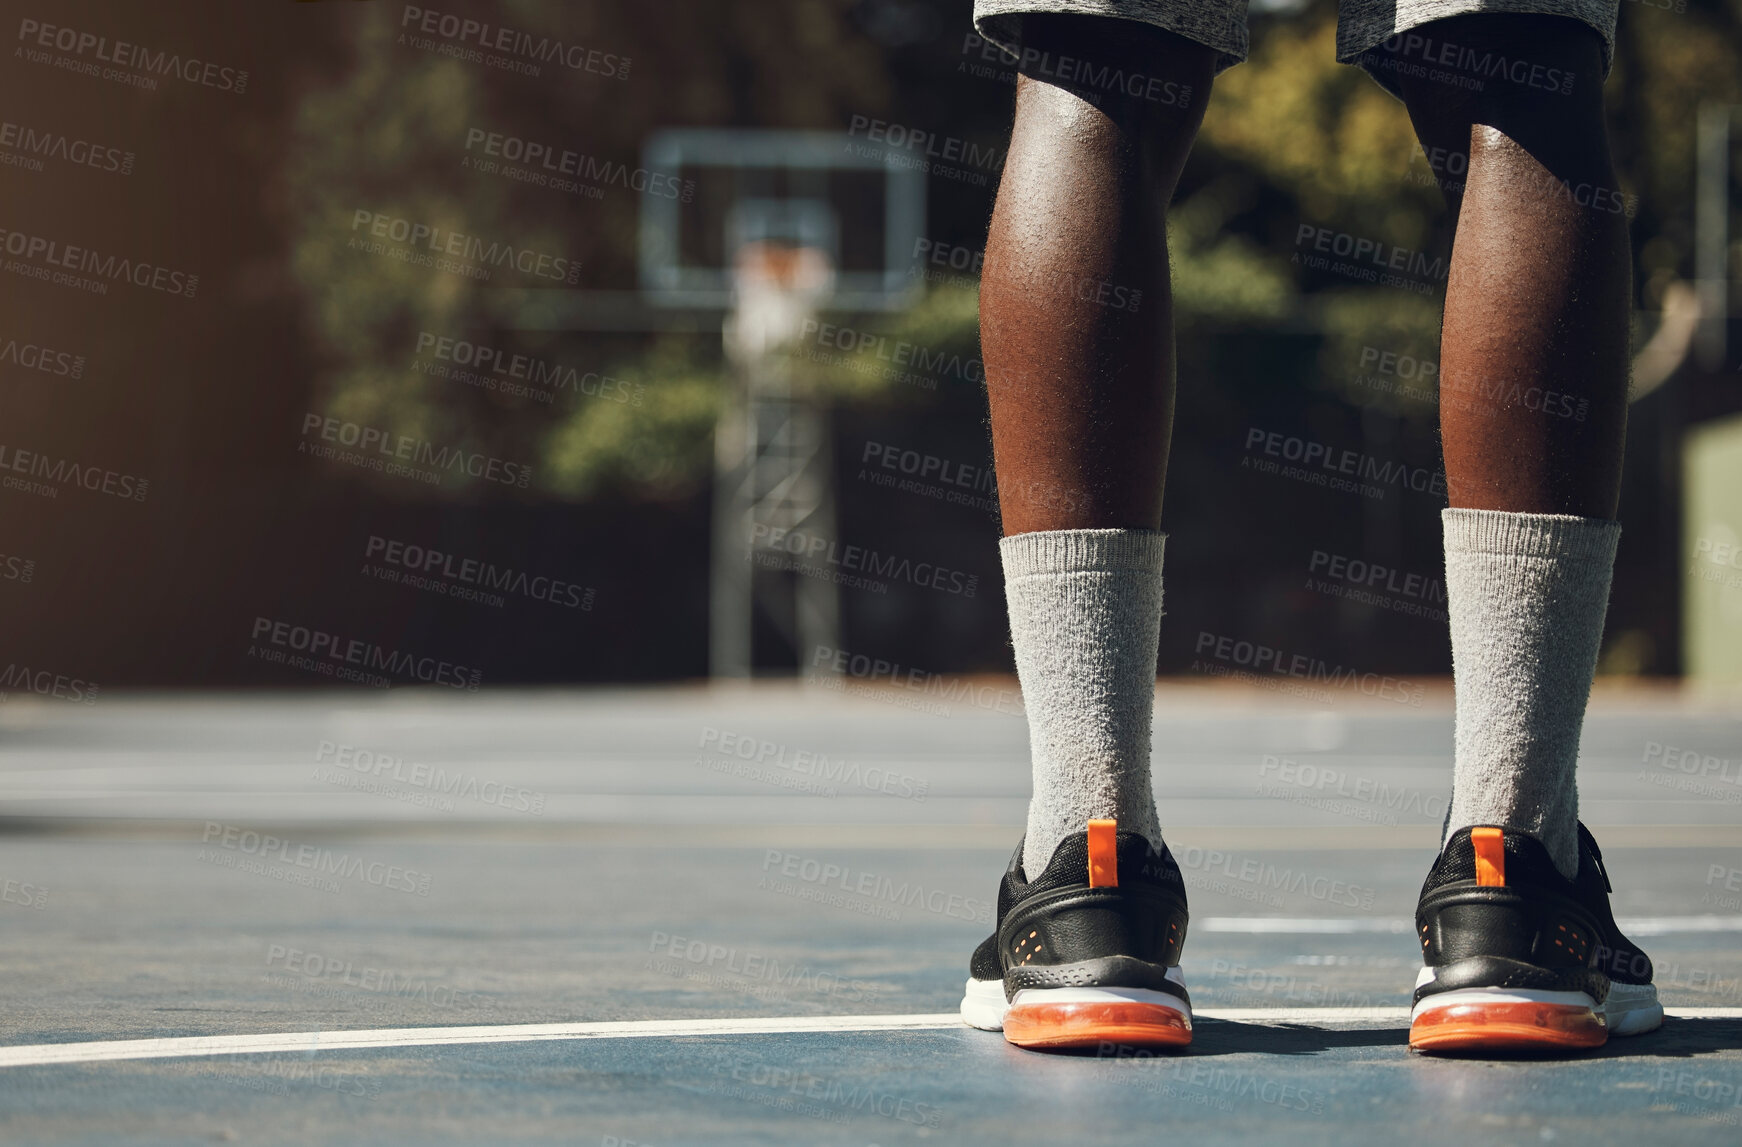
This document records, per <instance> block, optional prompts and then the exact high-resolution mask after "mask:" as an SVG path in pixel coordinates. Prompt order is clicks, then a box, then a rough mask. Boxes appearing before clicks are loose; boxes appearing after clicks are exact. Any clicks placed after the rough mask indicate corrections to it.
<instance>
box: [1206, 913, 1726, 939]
mask: <svg viewBox="0 0 1742 1147" xmlns="http://www.w3.org/2000/svg"><path fill="white" fill-rule="evenodd" d="M1615 923H1616V925H1617V926H1618V927H1619V928H1620V929H1621V930H1622V931H1623V932H1626V933H1629V934H1631V935H1634V936H1667V935H1670V934H1671V933H1675V932H1742V916H1633V917H1626V916H1624V917H1622V918H1621V919H1619V920H1617V921H1615ZM1191 930H1192V931H1193V932H1245V933H1257V934H1263V935H1296V936H1349V935H1354V934H1356V933H1364V932H1388V933H1402V932H1411V931H1414V929H1413V928H1412V927H1411V926H1410V923H1409V921H1408V920H1387V919H1383V918H1380V919H1375V918H1372V917H1364V916H1206V917H1204V918H1203V919H1202V920H1193V921H1192V923H1191Z"/></svg>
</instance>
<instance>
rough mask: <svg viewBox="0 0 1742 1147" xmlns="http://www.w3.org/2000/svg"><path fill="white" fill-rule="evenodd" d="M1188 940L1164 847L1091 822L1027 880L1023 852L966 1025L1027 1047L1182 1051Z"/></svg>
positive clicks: (977, 966)
mask: <svg viewBox="0 0 1742 1147" xmlns="http://www.w3.org/2000/svg"><path fill="white" fill-rule="evenodd" d="M1185 938H1186V890H1185V881H1184V880H1182V879H1181V877H1180V871H1179V865H1178V864H1176V863H1174V859H1173V856H1172V855H1171V854H1170V853H1169V852H1168V851H1167V846H1166V845H1163V846H1162V848H1161V850H1160V851H1159V852H1158V851H1156V850H1154V849H1151V848H1150V846H1149V842H1148V841H1147V840H1145V839H1144V838H1143V837H1142V836H1139V835H1138V834H1137V833H1134V832H1117V831H1116V826H1115V824H1114V822H1113V821H1110V820H1092V821H1090V822H1089V830H1088V831H1087V832H1079V833H1074V834H1072V835H1071V836H1067V837H1065V839H1064V840H1062V841H1060V842H1059V846H1058V848H1057V849H1055V850H1054V852H1053V854H1052V860H1051V861H1050V862H1048V864H1047V866H1046V871H1045V872H1042V873H1041V874H1040V875H1039V876H1038V877H1036V878H1035V879H1034V880H1032V881H1030V880H1029V879H1028V878H1027V876H1025V875H1024V874H1023V871H1022V846H1021V845H1020V844H1019V845H1017V846H1016V855H1015V856H1014V857H1012V858H1011V860H1010V867H1009V869H1008V870H1007V871H1006V872H1005V873H1004V882H1003V884H1002V885H1001V886H1000V887H999V889H998V930H997V931H996V932H994V933H993V934H992V935H991V936H990V937H988V938H987V940H986V942H985V943H983V944H981V945H980V947H979V948H978V949H976V950H975V952H974V958H973V961H972V963H971V965H970V974H971V977H972V978H970V979H969V980H968V989H967V994H966V995H964V996H963V997H962V1020H963V1021H964V1022H965V1023H967V1024H969V1025H971V1026H973V1027H977V1028H981V1029H984V1030H986V1031H1002V1032H1003V1033H1004V1038H1005V1039H1007V1040H1009V1041H1010V1042H1011V1043H1014V1044H1018V1045H1020V1046H1022V1047H1048V1048H1066V1047H1095V1046H1098V1045H1100V1044H1101V1043H1104V1042H1105V1043H1117V1044H1136V1045H1143V1046H1150V1047H1155V1046H1171V1047H1180V1046H1183V1045H1185V1044H1188V1043H1190V1042H1191V1039H1192V1005H1191V997H1189V996H1188V995H1186V987H1185V978H1184V977H1183V976H1182V975H1181V974H1180V970H1179V954H1180V948H1181V946H1182V945H1184V943H1185Z"/></svg>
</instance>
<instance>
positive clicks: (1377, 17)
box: [974, 0, 1621, 95]
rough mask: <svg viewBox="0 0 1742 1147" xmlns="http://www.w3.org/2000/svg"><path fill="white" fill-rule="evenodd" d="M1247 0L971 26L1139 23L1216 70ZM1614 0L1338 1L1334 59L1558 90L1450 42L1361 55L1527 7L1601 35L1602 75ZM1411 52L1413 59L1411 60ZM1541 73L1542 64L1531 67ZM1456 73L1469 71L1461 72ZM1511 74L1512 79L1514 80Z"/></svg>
mask: <svg viewBox="0 0 1742 1147" xmlns="http://www.w3.org/2000/svg"><path fill="white" fill-rule="evenodd" d="M1246 3H1247V0H974V27H975V28H976V29H977V30H978V31H979V33H980V35H982V36H984V37H985V38H986V39H988V40H990V41H991V42H992V43H994V44H997V45H999V46H1000V47H1003V48H1005V49H1007V50H1009V51H1011V52H1012V53H1018V52H1020V50H1021V47H1022V17H1023V16H1024V15H1025V14H1027V13H1030V12H1034V13H1042V12H1052V13H1072V14H1075V15H1082V16H1109V17H1112V18H1114V19H1118V20H1138V21H1141V22H1142V23H1145V24H1153V25H1155V26H1156V27H1157V28H1163V29H1166V30H1167V31H1169V32H1173V33H1175V34H1177V35H1180V36H1184V37H1185V38H1186V39H1188V40H1196V41H1197V42H1198V43H1200V44H1203V45H1204V46H1206V47H1210V48H1214V49H1216V53H1217V59H1216V71H1217V72H1221V71H1222V70H1223V69H1225V68H1231V67H1233V66H1234V65H1235V64H1238V63H1239V62H1240V61H1242V60H1244V59H1245V58H1246V49H1247V38H1246ZM1620 6H1621V5H1620V0H1337V59H1338V61H1340V62H1341V63H1345V64H1356V65H1359V66H1360V67H1362V68H1363V69H1365V70H1366V72H1367V74H1368V75H1370V76H1372V77H1373V79H1374V80H1375V81H1376V82H1377V83H1378V84H1379V86H1380V87H1382V88H1384V89H1385V90H1386V91H1388V92H1390V93H1391V94H1392V95H1398V94H1399V92H1398V87H1397V76H1396V69H1397V68H1399V67H1410V68H1422V69H1432V70H1435V71H1437V72H1441V73H1443V74H1445V75H1447V76H1448V77H1451V78H1452V79H1453V82H1459V80H1460V79H1462V80H1464V82H1466V83H1469V84H1475V83H1478V82H1479V79H1480V77H1479V69H1480V68H1484V67H1486V68H1494V67H1511V68H1513V69H1514V70H1516V69H1517V68H1518V67H1520V66H1522V67H1523V68H1524V69H1525V70H1526V76H1527V77H1528V78H1526V79H1524V80H1522V81H1521V82H1528V83H1531V84H1532V86H1554V87H1561V86H1562V84H1563V82H1564V83H1565V84H1567V85H1570V84H1571V79H1570V78H1568V79H1566V80H1565V81H1562V80H1561V79H1560V78H1559V77H1558V76H1556V77H1548V76H1541V75H1530V74H1529V72H1528V69H1529V67H1530V65H1529V64H1528V63H1527V62H1525V61H1493V60H1487V59H1484V60H1482V61H1480V62H1475V61H1472V60H1471V59H1470V58H1469V57H1468V56H1467V55H1466V56H1464V57H1462V58H1460V57H1459V55H1458V53H1457V50H1456V48H1457V46H1456V45H1448V44H1435V43H1433V42H1432V41H1431V40H1430V41H1428V42H1427V43H1425V44H1412V45H1410V50H1407V51H1404V52H1403V53H1402V54H1401V55H1397V56H1381V55H1379V54H1375V55H1374V56H1371V57H1368V58H1366V59H1363V58H1362V56H1363V55H1364V53H1367V52H1368V51H1370V50H1371V49H1373V48H1376V47H1378V46H1379V45H1380V44H1382V43H1383V42H1385V41H1386V40H1388V39H1390V38H1391V37H1393V36H1396V35H1399V34H1401V33H1404V32H1407V31H1409V30H1410V29H1412V28H1416V27H1419V26H1420V25H1422V24H1426V23H1427V22H1428V21H1430V20H1443V19H1445V18H1446V17H1448V16H1467V15H1470V14H1472V13H1476V12H1527V13H1536V14H1539V15H1544V16H1570V17H1572V18H1573V19H1575V20H1582V21H1584V22H1585V23H1586V24H1589V25H1590V26H1591V27H1592V28H1594V29H1596V31H1597V34H1598V35H1600V36H1602V37H1603V77H1604V78H1605V79H1607V78H1608V75H1609V66H1610V64H1611V62H1612V61H1613V60H1614V58H1615V15H1616V11H1617V9H1619V8H1620ZM1412 57H1414V58H1412ZM1538 71H1539V72H1540V71H1541V69H1538ZM1463 73H1470V75H1469V76H1468V77H1464V75H1463ZM1514 78H1518V77H1514Z"/></svg>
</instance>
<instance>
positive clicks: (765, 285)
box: [721, 240, 835, 365]
mask: <svg viewBox="0 0 1742 1147" xmlns="http://www.w3.org/2000/svg"><path fill="white" fill-rule="evenodd" d="M732 285H733V295H734V302H735V304H736V305H735V306H734V307H733V308H732V311H731V313H730V314H729V315H727V317H726V321H725V324H724V327H723V329H722V331H721V335H722V337H723V338H724V340H725V349H726V354H727V355H728V356H730V357H731V358H732V360H733V361H734V362H737V363H739V364H740V365H748V364H750V363H754V362H759V361H761V360H764V359H766V358H767V357H768V356H769V355H771V354H772V353H774V352H775V351H776V350H778V349H779V348H780V347H781V346H783V345H785V344H787V343H790V342H792V341H793V340H795V339H797V338H798V337H799V334H800V332H801V331H803V329H804V324H805V321H806V320H807V319H809V318H811V317H812V316H813V315H815V314H816V312H817V310H818V309H819V308H821V307H822V306H823V305H824V304H825V303H826V302H827V301H828V298H829V296H830V294H831V293H832V292H833V290H834V285H835V268H834V264H833V262H832V261H831V260H830V259H829V255H828V252H827V251H824V250H823V249H822V248H820V247H795V246H792V245H790V244H786V243H780V242H774V241H769V240H756V241H754V242H750V243H745V244H743V245H742V246H740V247H739V248H738V254H737V258H736V259H735V260H734V263H733V268H732Z"/></svg>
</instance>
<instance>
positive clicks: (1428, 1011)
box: [1409, 824, 1663, 1052]
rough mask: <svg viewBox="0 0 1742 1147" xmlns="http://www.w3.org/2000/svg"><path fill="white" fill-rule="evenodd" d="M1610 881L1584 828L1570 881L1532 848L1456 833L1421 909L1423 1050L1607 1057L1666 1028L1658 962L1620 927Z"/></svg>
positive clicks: (1492, 834)
mask: <svg viewBox="0 0 1742 1147" xmlns="http://www.w3.org/2000/svg"><path fill="white" fill-rule="evenodd" d="M1611 891H1612V889H1611V888H1610V885H1609V875H1608V873H1607V872H1605V871H1604V869H1603V854H1602V853H1601V852H1599V851H1598V850H1597V842H1596V841H1595V840H1593V839H1592V838H1591V833H1590V830H1589V829H1587V828H1586V827H1585V826H1584V825H1582V824H1581V825H1579V875H1578V878H1577V879H1576V880H1568V879H1567V878H1566V877H1564V876H1562V875H1561V874H1560V871H1559V870H1558V869H1556V868H1555V866H1554V862H1553V861H1551V860H1550V859H1549V856H1548V851H1547V850H1546V849H1544V848H1543V846H1542V843H1541V842H1540V841H1538V840H1537V839H1536V838H1535V837H1532V836H1527V835H1525V834H1524V833H1520V832H1506V831H1503V830H1501V829H1498V828H1486V827H1478V828H1465V829H1460V830H1459V831H1458V832H1456V833H1454V834H1453V835H1452V838H1451V839H1450V840H1449V841H1447V842H1446V847H1445V849H1444V850H1443V851H1442V852H1441V853H1440V857H1439V859H1438V860H1437V861H1435V862H1434V866H1433V870H1432V871H1430V872H1429V873H1428V876H1427V883H1425V884H1424V885H1422V889H1421V902H1420V904H1418V905H1417V907H1416V910H1415V923H1416V929H1417V936H1418V938H1419V939H1420V940H1421V949H1422V956H1423V961H1424V963H1425V964H1426V965H1427V966H1426V967H1424V968H1423V969H1422V970H1421V975H1420V976H1419V977H1417V979H1416V982H1415V1008H1414V1010H1413V1011H1412V1012H1411V1014H1410V1024H1409V1046H1410V1047H1412V1048H1415V1049H1416V1050H1417V1051H1432V1052H1482V1051H1507V1050H1512V1051H1531V1050H1538V1051H1552V1050H1555V1049H1569V1048H1588V1047H1597V1046H1600V1045H1601V1044H1602V1043H1603V1042H1604V1041H1605V1040H1607V1039H1608V1038H1609V1037H1610V1036H1612V1035H1638V1034H1639V1033H1641V1032H1648V1031H1651V1030H1653V1029H1655V1028H1656V1027H1658V1026H1659V1025H1660V1024H1662V1023H1663V1007H1662V1005H1660V1004H1659V1003H1658V1001H1657V988H1656V987H1654V986H1653V985H1652V982H1651V959H1650V958H1649V957H1648V956H1646V954H1645V953H1644V952H1641V951H1640V950H1639V948H1638V946H1636V945H1635V944H1634V943H1633V942H1632V941H1630V940H1628V939H1627V937H1625V936H1623V935H1622V934H1621V929H1619V928H1617V927H1616V926H1615V917H1614V915H1613V914H1612V913H1611V912H1610V911H1609V893H1610V892H1611Z"/></svg>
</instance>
